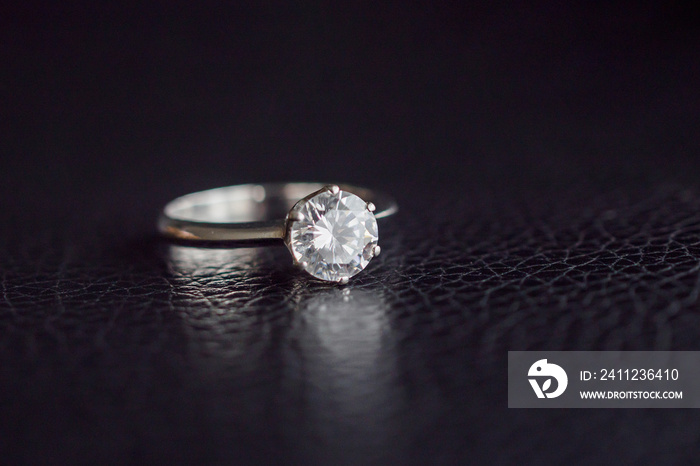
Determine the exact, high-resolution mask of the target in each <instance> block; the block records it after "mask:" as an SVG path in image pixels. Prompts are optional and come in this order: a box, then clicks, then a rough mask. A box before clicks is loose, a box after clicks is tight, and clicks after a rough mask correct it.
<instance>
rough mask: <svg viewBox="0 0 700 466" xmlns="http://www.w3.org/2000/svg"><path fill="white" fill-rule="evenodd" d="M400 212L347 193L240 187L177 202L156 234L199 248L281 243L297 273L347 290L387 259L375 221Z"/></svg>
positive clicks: (382, 201) (335, 188)
mask: <svg viewBox="0 0 700 466" xmlns="http://www.w3.org/2000/svg"><path fill="white" fill-rule="evenodd" d="M285 209H288V210H287V212H286V215H281V212H282V211H283V210H285ZM397 210H398V207H397V206H396V203H395V202H394V201H393V199H391V198H390V197H388V196H386V195H384V194H382V193H378V192H376V191H371V190H368V189H366V188H358V187H354V186H349V185H335V184H326V185H322V184H318V183H283V184H261V185H237V186H229V187H225V188H217V189H212V190H208V191H201V192H197V193H193V194H188V195H186V196H182V197H180V198H177V199H175V200H173V201H171V202H170V203H168V204H167V205H166V206H165V208H164V209H163V212H162V213H161V217H160V220H159V223H158V226H159V230H160V232H161V233H162V234H163V235H165V236H166V237H168V238H171V239H177V240H181V241H184V242H185V244H188V245H193V246H196V245H203V244H207V243H211V244H216V245H221V246H226V245H227V244H228V243H230V242H234V243H249V242H259V241H268V240H282V242H283V244H285V245H286V246H287V249H288V250H289V251H290V253H291V254H292V258H293V263H294V265H296V266H298V267H299V268H300V269H302V270H304V271H306V272H307V273H308V274H310V275H311V276H313V277H315V278H317V279H320V280H323V281H329V282H337V283H341V284H345V283H348V281H349V280H350V278H352V277H353V276H355V275H357V274H358V273H360V272H361V271H362V270H364V269H365V268H366V267H367V265H368V264H369V262H370V261H371V260H372V259H373V258H374V257H376V256H378V255H379V253H380V252H381V248H380V247H379V245H378V241H379V229H378V226H377V219H379V218H384V217H387V216H389V215H391V214H393V213H395V212H396V211H397ZM280 217H281V218H280Z"/></svg>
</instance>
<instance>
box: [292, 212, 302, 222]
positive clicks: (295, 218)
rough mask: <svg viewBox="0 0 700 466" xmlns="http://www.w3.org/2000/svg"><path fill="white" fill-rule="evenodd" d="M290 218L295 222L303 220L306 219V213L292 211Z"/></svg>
mask: <svg viewBox="0 0 700 466" xmlns="http://www.w3.org/2000/svg"><path fill="white" fill-rule="evenodd" d="M289 219H290V220H292V221H293V222H301V221H302V220H304V214H302V213H301V212H290V213H289Z"/></svg>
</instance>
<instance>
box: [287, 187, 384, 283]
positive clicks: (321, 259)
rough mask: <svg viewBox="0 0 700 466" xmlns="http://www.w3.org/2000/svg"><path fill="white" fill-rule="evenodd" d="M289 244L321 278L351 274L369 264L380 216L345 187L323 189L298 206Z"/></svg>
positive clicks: (338, 278) (296, 256) (314, 274)
mask: <svg viewBox="0 0 700 466" xmlns="http://www.w3.org/2000/svg"><path fill="white" fill-rule="evenodd" d="M299 212H301V214H302V215H303V216H304V220H301V221H295V222H293V223H292V225H291V229H290V248H291V250H292V254H293V255H294V257H295V259H296V260H297V261H298V262H299V263H301V264H303V263H306V266H305V267H304V269H305V270H306V271H307V272H309V273H310V274H311V275H313V276H314V277H317V278H320V279H322V280H330V281H339V280H341V279H342V278H344V277H347V278H350V277H352V276H353V275H355V274H357V273H359V272H360V271H361V270H362V269H364V268H365V267H367V264H368V263H369V261H370V259H372V255H373V254H372V249H373V248H374V246H375V245H376V244H377V240H378V239H379V236H378V231H377V220H376V218H375V217H374V214H373V213H372V212H370V211H369V210H367V205H366V203H365V201H363V200H362V199H360V198H359V197H357V196H355V195H354V194H352V193H349V192H346V191H339V192H338V194H332V193H331V192H330V191H323V192H321V193H319V194H317V195H316V196H314V197H312V198H311V199H309V200H307V201H306V202H305V203H304V205H303V206H302V207H301V209H300V210H299Z"/></svg>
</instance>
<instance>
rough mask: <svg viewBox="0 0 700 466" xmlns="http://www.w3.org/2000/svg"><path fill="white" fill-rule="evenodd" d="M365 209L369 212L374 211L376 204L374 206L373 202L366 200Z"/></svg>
mask: <svg viewBox="0 0 700 466" xmlns="http://www.w3.org/2000/svg"><path fill="white" fill-rule="evenodd" d="M367 210H369V211H370V212H374V211H375V210H377V206H375V205H374V203H373V202H368V203H367Z"/></svg>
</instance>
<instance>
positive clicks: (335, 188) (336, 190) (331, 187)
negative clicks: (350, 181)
mask: <svg viewBox="0 0 700 466" xmlns="http://www.w3.org/2000/svg"><path fill="white" fill-rule="evenodd" d="M326 189H327V190H328V191H330V192H331V194H333V195H336V194H338V193H339V192H340V186H338V185H337V184H329V185H328V186H326Z"/></svg>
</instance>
